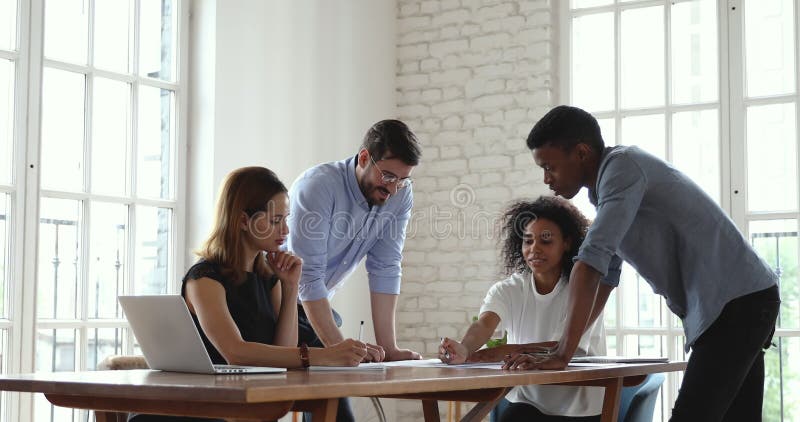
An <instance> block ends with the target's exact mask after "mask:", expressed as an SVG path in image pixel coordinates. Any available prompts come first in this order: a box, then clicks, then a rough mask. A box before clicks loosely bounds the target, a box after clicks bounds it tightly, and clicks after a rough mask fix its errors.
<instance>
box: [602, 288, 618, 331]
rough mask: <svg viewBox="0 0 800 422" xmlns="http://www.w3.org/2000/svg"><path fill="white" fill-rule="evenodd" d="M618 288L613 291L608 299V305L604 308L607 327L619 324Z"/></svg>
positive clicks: (604, 322) (604, 319)
mask: <svg viewBox="0 0 800 422" xmlns="http://www.w3.org/2000/svg"><path fill="white" fill-rule="evenodd" d="M618 291H619V290H618V289H614V290H612V291H611V294H610V295H609V296H608V300H607V301H606V307H605V309H604V310H603V324H604V325H605V328H606V329H609V328H614V327H616V326H617V292H618Z"/></svg>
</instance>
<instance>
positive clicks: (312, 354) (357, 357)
mask: <svg viewBox="0 0 800 422" xmlns="http://www.w3.org/2000/svg"><path fill="white" fill-rule="evenodd" d="M366 355H367V345H366V344H364V343H362V342H360V341H358V340H353V339H351V338H349V339H346V340H343V341H341V342H339V343H336V344H334V345H333V346H330V347H326V348H324V349H323V348H312V349H309V350H308V359H309V361H310V363H311V364H312V365H320V366H358V364H359V363H361V361H362V360H363V359H364V356H366Z"/></svg>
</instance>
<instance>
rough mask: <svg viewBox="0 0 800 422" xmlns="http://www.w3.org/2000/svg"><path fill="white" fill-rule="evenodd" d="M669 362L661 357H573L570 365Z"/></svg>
mask: <svg viewBox="0 0 800 422" xmlns="http://www.w3.org/2000/svg"><path fill="white" fill-rule="evenodd" d="M662 362H669V358H665V357H661V356H649V357H646V356H578V357H573V358H572V360H571V361H570V363H662Z"/></svg>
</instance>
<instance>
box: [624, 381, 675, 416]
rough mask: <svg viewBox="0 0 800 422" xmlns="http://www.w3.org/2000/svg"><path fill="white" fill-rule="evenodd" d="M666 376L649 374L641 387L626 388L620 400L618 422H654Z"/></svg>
mask: <svg viewBox="0 0 800 422" xmlns="http://www.w3.org/2000/svg"><path fill="white" fill-rule="evenodd" d="M663 383H664V374H649V375H647V377H646V378H645V379H644V381H642V383H641V384H639V385H634V386H631V387H625V388H623V389H622V392H621V394H620V398H619V418H618V419H617V421H618V422H652V421H653V413H654V412H655V407H656V400H658V390H659V389H660V388H661V384H663Z"/></svg>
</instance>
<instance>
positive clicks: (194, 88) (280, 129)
mask: <svg viewBox="0 0 800 422" xmlns="http://www.w3.org/2000/svg"><path fill="white" fill-rule="evenodd" d="M191 13H192V17H191V24H192V28H191V40H190V46H191V53H190V55H191V60H190V96H191V98H190V104H191V107H190V116H189V160H188V161H189V165H188V173H189V174H188V187H187V190H188V207H187V209H188V213H187V214H188V215H187V236H186V238H187V244H186V251H187V261H186V262H187V263H191V262H193V261H194V259H195V258H194V257H193V256H191V251H192V250H193V249H194V248H196V247H197V246H198V245H199V244H200V243H201V242H202V241H203V239H204V238H205V236H206V234H207V232H208V229H209V228H210V225H211V220H212V217H213V208H214V203H215V201H216V194H217V190H218V188H219V185H220V183H221V181H222V179H223V178H224V177H225V175H226V174H227V173H228V172H230V171H231V170H233V169H235V168H238V167H242V166H247V165H262V166H265V167H268V168H270V169H272V170H274V171H275V172H276V173H277V174H278V175H279V176H280V177H281V179H282V180H283V181H284V183H286V184H287V186H289V185H290V184H291V183H292V182H293V181H294V179H295V178H296V177H297V176H298V175H299V174H300V173H301V172H302V171H303V170H305V169H306V168H308V167H311V166H313V165H314V164H317V163H321V162H325V161H332V160H339V159H342V158H345V157H347V156H349V155H351V154H355V153H356V152H357V151H358V146H359V145H360V142H361V138H362V136H363V134H364V133H365V132H366V130H367V128H368V127H369V126H370V125H371V124H372V123H374V122H375V121H378V120H381V119H385V118H393V117H395V63H396V55H395V48H396V47H395V44H396V43H395V31H394V28H395V24H396V3H395V1H394V0H380V1H375V0H348V1H341V2H339V1H337V2H331V1H326V0H313V1H312V0H308V1H284V0H269V1H265V0H225V1H213V0H194V1H193V2H192V12H191ZM334 307H335V308H336V309H337V310H338V311H339V312H340V313H341V314H342V316H343V318H344V320H345V324H346V326H345V327H343V331H344V334H345V335H346V336H355V335H357V332H358V322H359V321H360V320H364V321H365V325H366V326H365V338H373V336H372V326H371V317H370V310H369V294H368V289H367V282H366V275H365V273H364V270H363V268H362V269H361V270H360V271H358V272H356V273H355V274H354V275H353V276H352V277H351V279H350V280H349V281H348V283H347V285H346V286H345V287H344V288H343V289H341V290H339V292H338V293H337V295H336V297H335V299H334Z"/></svg>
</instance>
